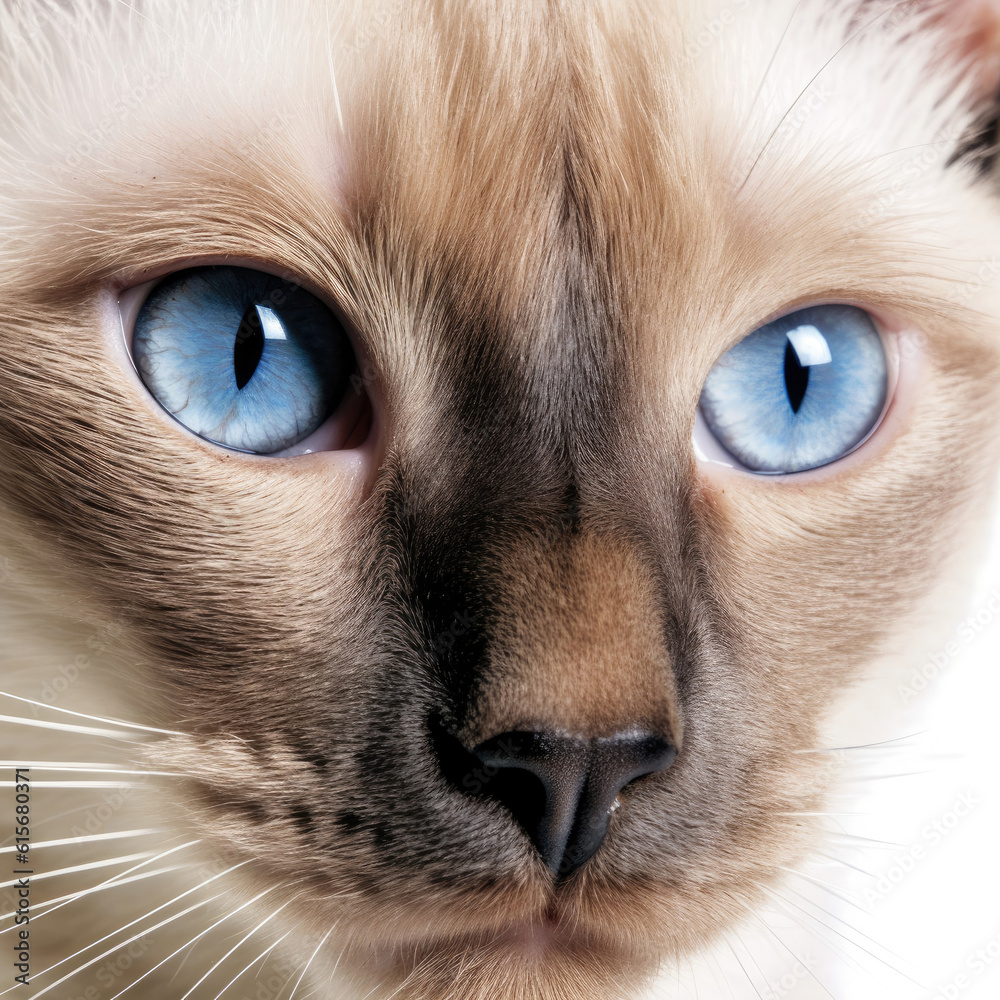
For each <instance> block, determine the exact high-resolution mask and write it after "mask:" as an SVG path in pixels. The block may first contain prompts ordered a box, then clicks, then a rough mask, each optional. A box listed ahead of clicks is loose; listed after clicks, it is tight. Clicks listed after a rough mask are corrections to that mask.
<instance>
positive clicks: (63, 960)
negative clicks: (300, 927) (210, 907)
mask: <svg viewBox="0 0 1000 1000" xmlns="http://www.w3.org/2000/svg"><path fill="white" fill-rule="evenodd" d="M246 863H247V862H245V861H243V862H241V863H240V864H238V865H233V866H232V867H231V868H227V869H226V870H225V871H224V872H219V874H218V875H213V876H212V877H211V878H209V879H206V880H205V881H204V882H201V883H199V884H198V885H196V886H194V887H193V888H191V889H188V890H186V891H185V892H182V893H181V894H180V895H179V896H174V898H173V899H169V900H167V902H165V903H161V904H160V905H159V906H157V907H156V908H155V909H152V910H150V911H149V912H148V913H144V914H143V915H142V916H141V917H136V918H135V920H130V921H129V922H128V923H127V924H124V925H123V926H121V927H118V928H117V929H116V930H113V931H111V932H110V933H108V934H105V935H104V937H102V938H98V939H97V940H96V941H91V942H90V944H88V945H85V946H84V947H83V948H80V949H79V951H75V952H74V953H73V954H72V955H67V956H66V957H65V958H61V959H59V961H58V962H55V963H53V964H52V965H50V966H49V967H48V968H47V969H43V970H42V972H40V973H39V974H38V975H45V973H47V972H51V971H52V970H53V969H58V968H59V966H60V965H65V963H66V962H72V961H73V959H74V958H76V957H77V956H78V955H82V954H83V953H84V952H85V951H90V949H91V948H96V947H97V946H98V945H99V944H103V943H104V942H105V941H107V940H108V938H112V937H114V936H115V935H116V934H121V932H122V931H127V930H128V929H129V928H130V927H134V926H135V925H136V924H137V923H139V922H140V921H142V920H147V919H148V918H149V917H151V916H152V915H153V914H154V913H159V912H160V910H163V909H166V908H167V907H168V906H172V905H173V904H174V903H176V902H177V901H178V900H179V899H183V898H184V897H185V896H190V895H191V893H192V892H197V891H198V890H199V889H203V888H204V887H205V886H206V885H209V884H210V883H212V882H214V881H215V880H216V879H217V878H221V877H222V876H223V875H228V874H229V873H230V872H231V871H235V870H236V869H237V868H240V867H242V866H243V865H245V864H246ZM221 895H224V894H223V893H217V894H216V895H215V896H211V897H210V898H209V899H205V900H202V901H201V902H200V903H196V904H195V905H194V906H192V907H190V908H189V909H187V910H185V911H184V913H190V912H191V910H193V909H197V908H198V907H199V906H204V905H205V904H206V903H210V902H211V901H212V900H213V899H218V898H219V896H221ZM173 919H174V918H173V917H171V918H170V919H168V920H166V921H164V922H163V923H162V924H157V927H162V926H163V925H164V924H168V923H170V920H173ZM153 929H154V930H155V928H153ZM143 933H145V934H148V933H149V931H148V930H147V931H143V932H142V933H140V934H137V935H136V936H135V937H131V938H129V939H128V941H126V942H125V944H131V943H132V942H133V941H135V940H136V939H137V938H140V937H142V934H143ZM120 947H124V945H121V946H120ZM114 950H115V949H114V948H112V949H111V951H114ZM106 954H110V952H107V953H106ZM103 957H104V956H103V955H101V956H99V957H98V958H97V959H95V960H94V961H100V959H101V958H103ZM80 968H82V969H85V968H87V966H85V965H84V966H81V967H80ZM79 971H80V969H77V970H76V972H79ZM70 975H75V973H70ZM60 982H62V980H60ZM54 985H58V984H54ZM4 992H6V990H5V991H4ZM0 996H3V994H2V993H0Z"/></svg>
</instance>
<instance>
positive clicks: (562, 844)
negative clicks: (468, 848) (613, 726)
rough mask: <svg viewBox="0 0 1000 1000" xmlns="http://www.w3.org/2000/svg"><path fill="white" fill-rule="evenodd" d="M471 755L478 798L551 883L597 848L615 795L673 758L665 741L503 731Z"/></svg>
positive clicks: (635, 736) (627, 735) (628, 736)
mask: <svg viewBox="0 0 1000 1000" xmlns="http://www.w3.org/2000/svg"><path fill="white" fill-rule="evenodd" d="M473 752H474V754H475V755H476V756H477V757H478V758H479V759H480V760H481V761H482V762H483V770H484V776H485V777H486V779H487V780H486V781H485V782H484V785H483V792H484V794H486V795H489V796H490V797H491V798H494V799H497V800H499V801H500V802H502V803H503V804H504V805H505V806H506V807H507V808H508V809H509V810H510V811H511V813H512V814H513V815H514V818H515V819H516V820H517V821H518V823H520V824H521V826H522V827H523V828H524V830H525V832H526V833H527V834H528V836H529V837H530V838H531V840H532V842H533V843H534V845H535V847H536V848H538V852H539V854H541V856H542V859H543V860H544V862H545V864H546V865H548V867H549V868H550V869H551V870H552V871H553V872H554V873H555V874H556V875H557V876H558V877H565V876H567V875H569V874H570V873H571V872H573V871H575V870H576V869H577V868H579V867H580V866H581V865H582V864H583V863H584V862H585V861H587V860H588V859H589V858H590V857H591V856H592V855H593V854H594V852H595V851H596V850H597V848H598V847H600V846H601V842H602V841H603V840H604V835H605V834H606V833H607V830H608V820H609V817H610V815H611V809H612V806H613V805H614V802H615V799H616V798H617V796H618V793H619V792H620V791H621V790H622V788H624V787H625V785H627V784H628V783H629V782H630V781H634V780H635V779H636V778H641V777H642V776H643V775H645V774H652V773H653V772H655V771H665V770H666V769H667V768H668V767H670V765H671V764H672V763H673V762H674V758H675V757H676V756H677V750H676V748H675V747H674V746H672V745H671V744H670V743H669V742H668V741H667V740H665V739H663V738H661V737H659V736H655V735H653V734H651V733H631V732H630V733H621V734H618V735H616V736H609V737H603V738H600V739H584V738H582V737H573V736H560V735H555V734H550V733H531V732H511V733H504V734H502V735H501V736H495V737H493V738H492V739H490V740H487V741H486V742H485V743H481V744H480V745H479V746H477V747H476V748H475V750H474V751H473Z"/></svg>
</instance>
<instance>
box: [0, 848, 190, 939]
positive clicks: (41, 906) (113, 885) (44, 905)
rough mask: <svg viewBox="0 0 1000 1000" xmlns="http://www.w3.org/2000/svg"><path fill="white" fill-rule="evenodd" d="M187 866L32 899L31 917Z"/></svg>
mask: <svg viewBox="0 0 1000 1000" xmlns="http://www.w3.org/2000/svg"><path fill="white" fill-rule="evenodd" d="M187 867H188V866H187V865H171V866H170V867H168V868H154V869H153V870H152V871H151V872H141V873H140V874H138V875H131V876H129V877H128V878H119V879H115V880H114V881H113V882H101V883H100V885H95V886H93V887H92V888H90V889H83V890H82V891H80V892H70V893H67V894H66V895H65V896H56V897H54V898H53V899H45V900H42V902H40V903H36V902H34V901H32V903H31V919H32V920H41V918H42V917H43V916H47V915H48V914H49V913H50V912H51V911H52V910H53V909H55V910H58V909H61V908H62V906H63V905H65V904H66V903H72V902H73V901H74V900H77V899H80V898H81V897H83V896H89V895H90V894H91V893H93V892H101V891H103V890H104V889H117V888H118V887H119V886H123V885H128V884H129V883H130V882H139V881H141V880H142V879H146V878H153V877H155V876H157V875H168V874H171V873H173V872H178V871H183V870H184V869H185V868H187ZM57 904H59V905H57ZM39 910H41V911H42V912H41V913H38V912H37V911H39ZM16 914H17V910H11V911H10V913H0V920H7V919H9V918H10V917H13V916H16ZM36 914H37V915H36ZM13 929H14V928H13V927H5V928H4V929H3V930H0V934H6V933H7V931H10V930H13Z"/></svg>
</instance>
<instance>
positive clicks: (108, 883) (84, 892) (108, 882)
mask: <svg viewBox="0 0 1000 1000" xmlns="http://www.w3.org/2000/svg"><path fill="white" fill-rule="evenodd" d="M200 843H201V841H200V840H189V841H188V842H187V843H186V844H179V845H178V846H177V847H171V848H169V849H168V850H166V851H161V852H160V853H159V854H156V855H154V856H153V857H151V858H149V859H147V860H146V861H140V862H139V864H137V865H133V866H132V867H131V868H126V869H125V871H123V872H119V873H118V874H117V875H113V876H112V877H111V878H109V879H105V880H104V881H103V882H98V883H97V885H94V886H90V887H89V888H87V889H81V890H80V891H79V892H74V893H70V895H69V896H68V897H65V899H66V901H65V902H60V903H59V905H58V906H53V907H52V909H51V910H47V911H46V912H45V913H43V914H41V916H39V917H38V918H37V919H38V920H41V919H42V917H47V916H49V915H50V914H52V913H54V912H55V911H56V910H61V909H62V908H63V907H64V906H68V905H69V904H70V903H72V902H74V901H75V900H77V899H82V898H83V897H84V896H89V895H90V894H91V893H92V892H98V891H100V890H101V889H105V888H111V887H112V886H114V885H116V884H124V883H123V882H122V880H123V879H126V876H128V875H131V874H132V873H133V872H137V871H139V869H141V868H144V867H145V866H146V865H149V864H152V863H153V862H155V861H159V860H160V859H161V858H166V857H168V856H169V855H171V854H176V853H177V851H183V850H184V849H185V848H186V847H194V846H195V845H196V844H200ZM180 867H184V866H182V865H178V866H177V867H175V868H173V869H163V870H164V871H176V870H177V868H180ZM203 884H204V883H203ZM53 902H54V901H53ZM39 905H41V904H39ZM153 912H155V910H154V911H153ZM14 926H15V925H11V926H10V927H5V928H4V929H3V930H0V934H6V933H7V931H10V930H13V929H14ZM122 929H124V928H122ZM96 943H99V942H95V944H96ZM83 950H84V951H86V949H83ZM52 968H55V966H52Z"/></svg>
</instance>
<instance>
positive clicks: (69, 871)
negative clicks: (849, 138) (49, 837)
mask: <svg viewBox="0 0 1000 1000" xmlns="http://www.w3.org/2000/svg"><path fill="white" fill-rule="evenodd" d="M154 854H155V851H143V852H142V853H141V854H124V855H122V856H121V857H118V858H105V859H103V860H102V861H90V862H88V863H87V864H85V865H73V867H72V868H58V869H56V870H55V871H52V872H40V873H39V874H37V875H32V876H31V879H32V881H33V882H38V881H40V880H41V879H49V878H59V877H60V876H62V875H73V874H75V873H76V872H87V871H91V870H93V869H94V868H109V867H110V866H111V865H119V864H127V863H128V862H129V861H138V860H139V859H140V858H151V857H153V856H154ZM18 881H19V879H16V878H15V879H12V880H11V881H10V882H0V889H9V888H10V887H11V886H13V885H17V884H18Z"/></svg>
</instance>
